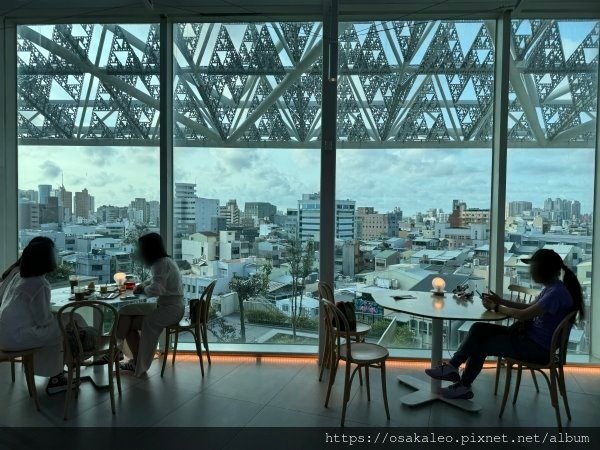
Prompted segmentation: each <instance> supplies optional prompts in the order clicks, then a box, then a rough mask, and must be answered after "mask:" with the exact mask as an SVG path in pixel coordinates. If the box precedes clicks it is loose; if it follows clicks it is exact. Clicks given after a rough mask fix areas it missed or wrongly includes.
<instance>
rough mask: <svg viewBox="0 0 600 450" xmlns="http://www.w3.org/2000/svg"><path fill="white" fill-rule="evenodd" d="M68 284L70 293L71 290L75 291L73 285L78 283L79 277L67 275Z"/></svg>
mask: <svg viewBox="0 0 600 450" xmlns="http://www.w3.org/2000/svg"><path fill="white" fill-rule="evenodd" d="M69 284H70V285H71V294H72V293H73V292H75V291H74V289H75V286H78V285H79V277H78V276H77V275H71V276H69Z"/></svg>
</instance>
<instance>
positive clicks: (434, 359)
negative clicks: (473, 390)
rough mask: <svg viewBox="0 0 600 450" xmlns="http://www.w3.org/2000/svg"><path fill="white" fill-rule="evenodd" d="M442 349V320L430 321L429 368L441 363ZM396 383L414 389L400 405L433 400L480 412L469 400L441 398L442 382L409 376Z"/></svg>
mask: <svg viewBox="0 0 600 450" xmlns="http://www.w3.org/2000/svg"><path fill="white" fill-rule="evenodd" d="M443 347H444V321H443V319H433V320H432V338H431V367H435V366H437V365H438V364H439V363H440V362H441V361H442V356H443ZM398 381H399V382H400V383H402V384H406V385H407V386H410V387H412V388H414V389H416V391H415V392H413V393H411V394H407V395H405V396H403V397H402V398H400V401H401V402H402V404H404V405H407V406H417V405H423V404H425V403H429V402H432V401H434V400H441V401H443V402H444V403H448V404H449V405H453V406H456V407H457V408H461V409H464V410H465V411H470V412H477V411H480V410H481V405H478V404H476V403H474V402H472V401H471V400H465V399H456V400H451V399H448V398H445V397H443V396H442V395H441V394H440V388H441V387H442V382H441V381H440V380H434V379H433V378H432V379H431V381H430V382H429V383H427V382H426V381H423V380H420V379H418V378H415V377H412V376H409V375H400V376H398Z"/></svg>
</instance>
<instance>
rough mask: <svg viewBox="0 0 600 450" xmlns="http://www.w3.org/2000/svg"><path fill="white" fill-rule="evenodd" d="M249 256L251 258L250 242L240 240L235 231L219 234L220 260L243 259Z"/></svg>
mask: <svg viewBox="0 0 600 450" xmlns="http://www.w3.org/2000/svg"><path fill="white" fill-rule="evenodd" d="M248 256H250V244H249V243H248V241H245V240H240V239H238V238H237V236H236V232H235V231H220V232H219V259H220V260H232V259H243V258H248Z"/></svg>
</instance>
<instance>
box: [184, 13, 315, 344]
mask: <svg viewBox="0 0 600 450" xmlns="http://www.w3.org/2000/svg"><path fill="white" fill-rule="evenodd" d="M321 39H322V30H321V24H319V23H312V22H302V23H276V22H271V23H232V24H229V23H181V24H176V25H175V28H174V42H175V48H174V76H175V80H174V110H175V111H174V115H175V118H174V122H175V123H174V142H175V149H174V168H175V198H174V228H175V230H174V231H175V233H174V234H175V236H174V256H175V258H176V259H177V260H178V261H179V263H180V266H181V269H182V275H183V282H184V292H185V298H186V300H190V299H194V298H199V297H200V295H201V294H202V292H203V291H204V289H205V288H206V286H207V285H208V284H209V283H211V282H212V281H214V280H216V287H215V291H214V296H213V300H212V305H213V308H212V311H211V321H210V325H209V331H210V332H209V340H211V341H214V342H220V343H267V344H288V343H289V344H309V345H316V344H317V339H318V332H317V331H318V322H317V319H318V311H319V308H318V299H317V296H316V295H315V294H314V293H315V291H316V282H317V279H318V252H317V251H316V250H317V249H318V241H319V222H320V221H319V201H320V200H319V198H320V197H319V194H318V190H319V163H320V156H319V155H320V134H321V101H320V99H321V83H322V79H321V74H322V68H321V55H322V45H321Z"/></svg>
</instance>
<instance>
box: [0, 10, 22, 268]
mask: <svg viewBox="0 0 600 450" xmlns="http://www.w3.org/2000/svg"><path fill="white" fill-rule="evenodd" d="M0 25H1V27H2V30H1V31H0V98H1V99H3V102H2V103H3V104H2V106H0V271H2V270H4V268H5V267H6V266H7V265H8V264H11V263H12V262H14V261H15V259H16V258H17V255H18V214H19V211H18V203H17V202H18V195H17V192H18V179H17V114H16V111H17V95H16V92H17V86H16V83H17V38H16V35H17V29H16V26H15V24H14V23H12V22H10V21H8V20H6V18H4V17H2V19H1V20H0Z"/></svg>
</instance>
